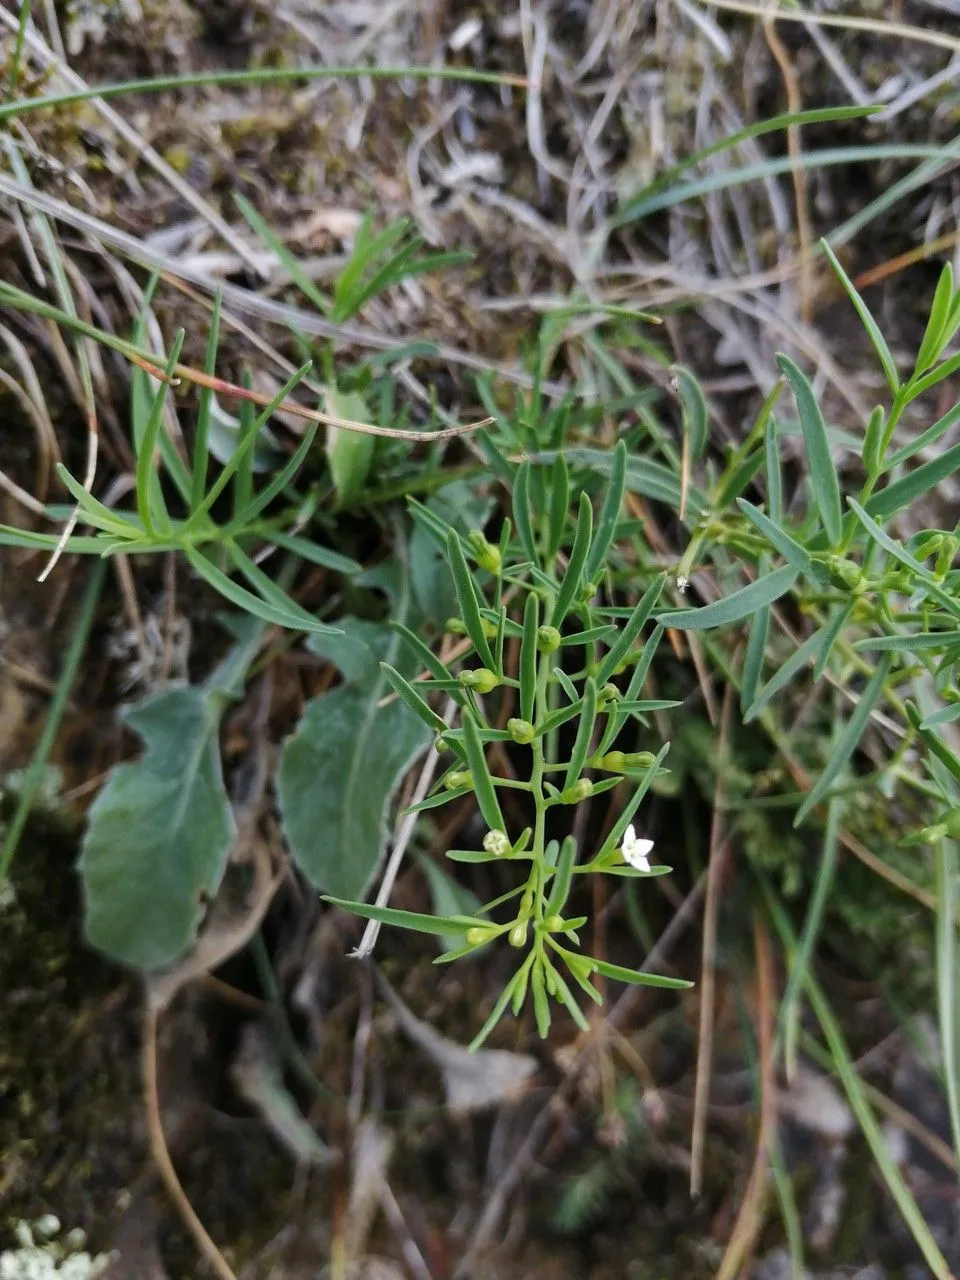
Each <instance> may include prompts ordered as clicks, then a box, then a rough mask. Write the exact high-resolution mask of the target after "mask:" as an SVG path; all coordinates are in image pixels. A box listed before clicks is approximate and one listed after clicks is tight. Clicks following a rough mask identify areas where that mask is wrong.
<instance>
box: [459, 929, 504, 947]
mask: <svg viewBox="0 0 960 1280" xmlns="http://www.w3.org/2000/svg"><path fill="white" fill-rule="evenodd" d="M496 932H497V928H496V925H491V924H477V925H474V926H473V928H472V929H468V930H467V932H466V941H467V942H469V943H470V945H471V946H474V947H475V946H477V944H478V943H480V942H487V941H489V939H490V938H492V937H493V936H494V935H495V934H496Z"/></svg>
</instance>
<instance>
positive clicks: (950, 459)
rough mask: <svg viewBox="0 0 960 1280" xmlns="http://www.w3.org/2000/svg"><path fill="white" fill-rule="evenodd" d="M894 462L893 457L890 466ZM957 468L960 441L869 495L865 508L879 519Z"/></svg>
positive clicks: (950, 474)
mask: <svg viewBox="0 0 960 1280" xmlns="http://www.w3.org/2000/svg"><path fill="white" fill-rule="evenodd" d="M892 465H893V460H892V459H891V461H890V463H889V464H888V466H892ZM958 469H960V444H955V445H953V446H952V447H951V448H949V449H947V450H946V452H944V453H941V454H940V456H939V457H937V458H931V459H930V461H929V462H925V463H923V465H922V466H919V467H917V469H916V470H915V471H911V472H910V473H909V474H908V475H905V476H902V477H901V479H899V480H894V481H893V483H892V484H888V485H887V487H886V488H885V489H881V490H880V492H879V493H875V494H873V495H872V496H871V497H870V498H868V499H867V502H866V504H865V508H864V509H865V510H866V511H867V513H868V514H869V515H871V516H874V517H875V518H876V519H878V520H883V519H885V518H886V517H887V516H892V515H895V514H896V513H897V512H898V511H901V510H902V509H903V508H904V507H908V506H909V505H910V503H911V502H913V500H914V499H915V498H919V497H921V496H922V495H923V494H925V493H929V492H930V490H931V489H935V488H936V487H937V485H938V484H940V483H941V482H942V481H944V480H946V478H947V476H952V475H953V473H954V472H955V471H957V470H958Z"/></svg>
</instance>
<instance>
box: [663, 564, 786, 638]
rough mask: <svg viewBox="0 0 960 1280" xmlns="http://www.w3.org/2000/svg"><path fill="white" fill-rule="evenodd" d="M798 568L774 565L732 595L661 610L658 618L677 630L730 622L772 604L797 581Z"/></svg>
mask: <svg viewBox="0 0 960 1280" xmlns="http://www.w3.org/2000/svg"><path fill="white" fill-rule="evenodd" d="M797 576H798V570H797V569H796V568H795V567H794V566H793V565H791V564H788V565H784V567H783V568H782V569H775V570H774V571H773V573H768V574H767V575H766V576H765V577H763V578H758V579H757V580H756V582H751V583H750V585H749V586H746V587H741V589H740V590H739V591H734V593H733V595H729V596H725V597H724V598H723V599H722V600H715V601H714V603H713V604H707V605H704V606H703V607H702V608H700V609H678V610H676V611H675V612H672V613H661V614H660V615H659V617H658V618H657V621H658V622H659V623H660V625H661V626H663V627H674V628H676V629H677V630H678V631H705V630H707V629H708V628H710V627H725V626H729V624H730V623H731V622H740V621H741V619H743V618H748V617H750V615H751V614H753V613H756V612H757V610H758V609H762V608H763V607H764V606H765V605H768V604H772V603H773V601H774V600H779V598H780V597H781V596H782V595H785V594H786V593H787V592H788V591H789V590H790V588H791V587H792V586H793V584H794V582H796V580H797Z"/></svg>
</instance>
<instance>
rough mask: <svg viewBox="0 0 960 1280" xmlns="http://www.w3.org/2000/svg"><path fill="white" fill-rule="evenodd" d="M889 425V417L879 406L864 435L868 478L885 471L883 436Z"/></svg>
mask: <svg viewBox="0 0 960 1280" xmlns="http://www.w3.org/2000/svg"><path fill="white" fill-rule="evenodd" d="M886 425H887V415H886V412H885V411H884V408H883V405H880V404H878V405H877V407H876V408H875V409H874V411H873V412H872V413H871V414H870V420H869V421H868V423H867V429H866V430H865V431H864V433H863V449H862V451H861V457H862V458H863V467H864V470H865V471H866V473H867V475H868V476H871V477H873V476H878V475H879V474H880V472H881V471H883V470H884V465H883V436H884V431H885V430H886Z"/></svg>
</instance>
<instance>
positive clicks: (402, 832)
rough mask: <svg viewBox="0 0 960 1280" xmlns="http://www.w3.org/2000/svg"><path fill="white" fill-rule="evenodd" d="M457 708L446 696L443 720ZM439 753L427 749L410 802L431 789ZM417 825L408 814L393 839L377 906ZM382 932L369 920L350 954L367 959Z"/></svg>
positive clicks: (382, 901)
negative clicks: (358, 943) (357, 944)
mask: <svg viewBox="0 0 960 1280" xmlns="http://www.w3.org/2000/svg"><path fill="white" fill-rule="evenodd" d="M455 710H456V703H455V702H454V701H453V699H452V698H448V699H447V705H446V707H445V708H444V711H443V719H444V721H445V722H446V723H447V724H448V725H449V724H450V722H451V720H452V719H453V713H454V711H455ZM439 758H440V757H439V753H438V751H437V748H436V745H434V746H432V747H431V748H430V750H429V751H428V752H427V758H426V760H424V762H423V768H422V769H421V770H420V777H419V778H418V779H417V786H416V789H415V790H414V793H413V796H412V798H411V800H410V803H411V805H417V804H419V803H420V801H421V800H423V799H424V797H425V796H426V794H427V792H428V791H429V790H430V784H431V782H432V781H433V775H434V772H435V771H436V767H437V761H438V759H439ZM416 825H417V814H416V813H408V814H406V815H405V816H404V819H403V821H402V822H401V823H400V826H399V827H398V828H397V835H396V839H395V840H394V842H393V849H392V850H391V853H390V861H389V862H388V863H387V869H386V871H385V872H384V873H383V879H382V880H381V882H380V888H379V889H378V891H377V900H376V905H377V906H378V907H385V906H386V905H387V903H388V902H389V901H390V894H391V893H392V892H393V885H394V881H395V880H396V878H397V875H398V873H399V871H400V863H401V862H402V861H403V855H404V854H405V853H406V851H407V845H408V844H409V843H410V837H411V836H412V835H413V829H414V827H415V826H416ZM379 935H380V921H379V920H368V921H367V927H366V928H365V929H364V931H363V937H362V938H361V939H360V945H359V946H358V947H357V948H356V950H355V951H353V952H351V955H353V956H355V957H356V958H357V959H358V960H366V959H367V957H368V956H371V955H372V954H373V948H374V947H375V946H376V945H377V938H378V937H379Z"/></svg>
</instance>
